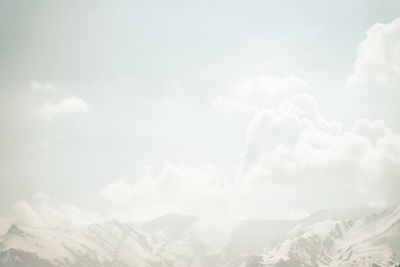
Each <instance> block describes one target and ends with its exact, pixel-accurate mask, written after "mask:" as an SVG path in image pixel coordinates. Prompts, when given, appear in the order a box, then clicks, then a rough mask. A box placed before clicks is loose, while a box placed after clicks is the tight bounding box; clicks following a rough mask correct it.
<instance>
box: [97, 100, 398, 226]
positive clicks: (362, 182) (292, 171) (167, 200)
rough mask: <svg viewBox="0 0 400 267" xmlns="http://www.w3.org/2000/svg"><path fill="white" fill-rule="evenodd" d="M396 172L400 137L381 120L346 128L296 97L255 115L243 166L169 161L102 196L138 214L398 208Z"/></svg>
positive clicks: (270, 214) (266, 214) (251, 214)
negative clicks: (222, 167) (392, 205)
mask: <svg viewBox="0 0 400 267" xmlns="http://www.w3.org/2000/svg"><path fill="white" fill-rule="evenodd" d="M399 174H400V135H399V134H396V133H394V132H393V131H392V130H391V129H389V128H388V127H387V126H386V125H385V123H384V121H382V120H369V119H360V120H358V121H356V122H355V124H354V126H353V128H352V129H347V130H344V129H343V127H342V125H341V124H340V123H339V122H337V121H333V120H328V119H326V118H325V117H324V116H323V115H322V114H321V112H320V111H319V104H318V101H317V99H316V98H315V97H313V96H310V95H298V96H294V97H292V98H290V99H288V100H286V101H284V102H283V103H282V104H281V105H280V106H279V107H278V108H277V109H264V110H261V111H259V112H258V113H257V114H255V115H254V118H253V120H252V121H251V123H250V125H249V127H248V131H247V139H246V148H245V151H244V153H243V161H242V164H241V168H239V169H237V168H233V169H231V170H228V171H226V170H220V169H218V168H217V167H215V166H213V165H207V166H200V167H193V166H188V165H186V164H173V163H169V162H167V163H165V164H164V166H163V167H162V168H161V169H160V170H159V171H155V170H153V169H151V168H147V169H146V172H145V174H144V175H143V176H142V177H140V178H139V179H138V180H136V181H134V182H133V183H128V182H125V181H122V180H118V181H115V182H113V183H111V184H110V185H109V186H107V187H106V188H105V189H103V190H102V192H101V194H102V196H104V197H106V198H107V199H109V200H111V201H114V202H117V203H121V202H124V203H129V206H130V207H131V208H132V209H131V211H130V213H131V214H133V216H135V214H136V215H137V214H142V215H144V216H146V217H154V216H157V215H161V214H164V213H166V212H181V213H189V214H199V215H209V216H216V215H220V216H228V217H229V216H230V217H233V218H245V217H246V218H257V217H260V218H289V217H293V214H306V213H307V212H309V211H313V210H316V209H320V208H327V207H347V206H349V205H353V206H355V205H361V204H365V203H368V202H370V203H384V202H387V203H398V202H399V201H400V198H399V196H398V192H397V191H398V190H397V188H399V186H400V184H399V179H398V177H399ZM315 199H318V202H316V201H315Z"/></svg>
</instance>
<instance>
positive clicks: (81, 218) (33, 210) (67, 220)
mask: <svg viewBox="0 0 400 267" xmlns="http://www.w3.org/2000/svg"><path fill="white" fill-rule="evenodd" d="M102 219H104V218H102V217H101V216H99V215H97V214H94V213H92V212H89V211H86V210H82V209H80V208H78V207H76V206H73V205H69V204H50V203H49V198H48V197H47V196H46V195H44V194H36V195H35V196H34V198H33V203H32V204H30V203H28V202H25V201H21V202H17V203H16V204H15V205H14V207H13V215H12V216H11V217H10V218H8V221H7V223H8V225H9V224H17V225H22V226H32V227H55V226H68V227H71V226H72V227H74V226H79V225H83V224H89V223H92V222H96V221H99V220H102Z"/></svg>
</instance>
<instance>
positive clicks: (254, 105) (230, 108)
mask: <svg viewBox="0 0 400 267" xmlns="http://www.w3.org/2000/svg"><path fill="white" fill-rule="evenodd" d="M307 86H308V84H307V82H305V81H304V80H303V79H301V78H299V77H296V76H294V75H288V76H285V77H279V76H273V75H256V76H253V77H250V78H248V79H246V80H243V81H240V82H237V83H235V84H234V85H233V88H232V91H231V92H230V93H229V94H227V95H220V96H217V97H216V98H215V99H214V100H213V101H212V105H213V107H214V108H215V109H216V110H218V111H221V112H255V111H257V110H260V109H262V108H267V107H271V105H272V106H274V105H276V104H277V103H280V102H281V101H282V100H284V99H285V98H287V97H288V96H291V95H293V94H295V93H300V92H302V91H304V89H305V88H307Z"/></svg>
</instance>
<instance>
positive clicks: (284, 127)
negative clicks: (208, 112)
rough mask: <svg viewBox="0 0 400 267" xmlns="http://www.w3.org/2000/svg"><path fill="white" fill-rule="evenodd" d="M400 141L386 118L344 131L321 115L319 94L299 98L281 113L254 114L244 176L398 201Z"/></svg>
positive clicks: (262, 181)
mask: <svg viewBox="0 0 400 267" xmlns="http://www.w3.org/2000/svg"><path fill="white" fill-rule="evenodd" d="M313 103H314V104H313ZM399 142H400V135H399V134H396V133H393V132H392V131H391V130H390V129H389V128H388V127H387V126H386V125H385V123H384V122H383V121H382V120H375V121H371V120H368V119H361V120H358V121H357V122H356V123H355V125H354V127H353V129H351V130H347V131H345V130H342V127H341V125H340V123H338V122H335V121H329V120H326V119H325V118H324V117H323V116H322V115H321V114H320V112H319V111H318V108H317V102H316V100H315V98H313V97H310V96H306V95H303V96H296V97H294V98H292V99H290V100H288V101H286V102H284V103H283V104H282V105H281V107H280V108H279V109H278V110H277V111H271V110H263V111H261V112H259V113H258V114H257V115H256V116H255V117H254V119H253V121H252V122H251V124H250V126H249V129H248V135H247V148H246V151H245V154H244V164H243V169H242V179H244V180H247V181H248V182H249V183H253V184H255V185H266V186H271V185H274V186H278V187H288V188H293V189H294V190H302V188H303V187H304V188H305V187H308V188H310V189H315V192H321V191H323V188H325V189H329V190H332V191H335V190H336V191H337V192H336V193H338V194H340V192H341V191H342V193H344V192H346V193H347V194H352V198H353V199H355V198H356V197H355V195H360V196H362V195H363V194H364V195H366V194H368V197H371V198H377V199H381V198H385V199H386V200H388V201H389V202H390V201H392V202H398V201H399V200H400V199H399V197H398V194H397V192H396V191H397V190H395V189H394V188H398V186H399V181H398V174H399V171H400V149H399ZM326 185H329V187H328V188H326ZM304 193H305V192H304ZM316 194H321V193H316ZM362 197H364V196H362ZM326 204H327V205H328V206H329V205H332V204H330V203H326Z"/></svg>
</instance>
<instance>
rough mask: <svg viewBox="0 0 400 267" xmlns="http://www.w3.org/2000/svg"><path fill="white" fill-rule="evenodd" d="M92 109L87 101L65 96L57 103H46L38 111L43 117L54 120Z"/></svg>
mask: <svg viewBox="0 0 400 267" xmlns="http://www.w3.org/2000/svg"><path fill="white" fill-rule="evenodd" d="M89 110H90V108H89V106H88V105H87V104H86V102H85V101H84V100H83V99H81V98H77V97H69V98H64V99H62V100H60V101H58V102H56V103H46V104H44V105H43V106H42V107H41V108H40V109H39V111H38V114H39V116H40V117H41V118H42V119H45V120H48V121H52V120H54V119H55V118H56V117H62V116H68V115H72V114H77V113H82V112H88V111H89Z"/></svg>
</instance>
